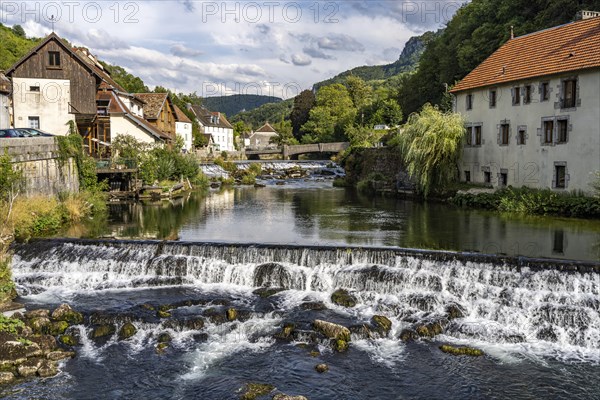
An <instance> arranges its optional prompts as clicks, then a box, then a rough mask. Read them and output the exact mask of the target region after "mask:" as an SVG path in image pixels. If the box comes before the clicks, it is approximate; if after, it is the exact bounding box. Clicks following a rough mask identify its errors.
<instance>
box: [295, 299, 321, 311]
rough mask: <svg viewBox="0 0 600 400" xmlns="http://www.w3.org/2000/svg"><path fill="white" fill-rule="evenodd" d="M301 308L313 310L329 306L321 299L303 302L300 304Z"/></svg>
mask: <svg viewBox="0 0 600 400" xmlns="http://www.w3.org/2000/svg"><path fill="white" fill-rule="evenodd" d="M300 308H301V309H303V310H311V311H323V310H327V306H325V304H323V303H321V302H320V301H314V302H306V303H302V304H300Z"/></svg>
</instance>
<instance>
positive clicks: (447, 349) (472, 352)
mask: <svg viewBox="0 0 600 400" xmlns="http://www.w3.org/2000/svg"><path fill="white" fill-rule="evenodd" d="M440 350H441V351H443V352H444V353H447V354H452V355H453V356H472V357H481V356H482V355H483V354H484V353H483V351H481V350H479V349H475V348H473V347H454V346H450V345H447V344H444V345H442V346H440Z"/></svg>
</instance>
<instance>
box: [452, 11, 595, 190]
mask: <svg viewBox="0 0 600 400" xmlns="http://www.w3.org/2000/svg"><path fill="white" fill-rule="evenodd" d="M450 92H451V93H452V94H453V95H454V109H455V111H456V112H458V113H461V114H462V115H463V116H464V118H465V120H466V132H467V133H466V134H467V136H466V139H465V146H464V149H463V155H462V161H461V165H460V174H461V178H462V180H463V181H467V182H477V183H486V184H489V185H491V186H493V187H504V186H509V185H511V186H514V187H520V186H528V187H533V188H552V189H553V190H556V191H565V190H569V191H570V190H572V189H575V190H582V191H585V192H589V191H590V190H591V187H590V183H591V182H592V180H593V179H594V172H595V171H599V170H600V13H593V12H584V13H583V14H581V17H580V19H578V20H576V21H575V22H572V23H568V24H565V25H561V26H557V27H554V28H550V29H546V30H542V31H539V32H534V33H531V34H528V35H524V36H520V37H515V38H511V39H510V40H509V41H507V42H506V43H505V44H504V45H503V46H501V47H500V48H499V49H498V50H497V51H496V52H495V53H493V54H492V55H491V56H490V57H488V58H487V59H486V60H485V61H483V62H482V63H481V64H480V65H479V66H477V67H476V68H475V69H474V70H473V71H471V73H469V74H468V75H467V76H466V77H465V78H464V79H463V80H461V81H460V82H459V83H458V84H457V85H456V86H455V87H454V88H453V89H452V90H451V91H450Z"/></svg>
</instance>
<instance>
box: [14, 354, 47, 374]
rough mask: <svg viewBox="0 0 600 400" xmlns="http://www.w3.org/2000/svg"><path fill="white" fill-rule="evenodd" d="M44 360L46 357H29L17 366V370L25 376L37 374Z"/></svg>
mask: <svg viewBox="0 0 600 400" xmlns="http://www.w3.org/2000/svg"><path fill="white" fill-rule="evenodd" d="M43 361H44V359H42V358H38V357H32V358H29V359H27V360H26V361H25V362H23V363H22V364H20V365H19V366H18V367H17V372H18V373H19V375H21V376H22V377H23V378H28V377H30V376H35V375H36V374H37V372H38V369H39V368H40V367H41V365H42V362H43Z"/></svg>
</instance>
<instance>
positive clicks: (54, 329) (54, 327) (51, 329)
mask: <svg viewBox="0 0 600 400" xmlns="http://www.w3.org/2000/svg"><path fill="white" fill-rule="evenodd" d="M68 327H69V323H68V322H67V321H55V322H51V323H50V325H48V326H47V327H46V332H47V333H48V334H49V335H52V336H58V335H62V334H63V333H65V331H66V330H67V328H68Z"/></svg>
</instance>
